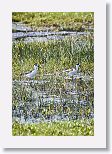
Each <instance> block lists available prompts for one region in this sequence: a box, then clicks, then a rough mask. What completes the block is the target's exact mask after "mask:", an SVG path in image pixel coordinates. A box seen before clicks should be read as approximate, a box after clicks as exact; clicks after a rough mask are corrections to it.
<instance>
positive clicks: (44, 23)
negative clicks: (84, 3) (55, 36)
mask: <svg viewBox="0 0 112 154" xmlns="http://www.w3.org/2000/svg"><path fill="white" fill-rule="evenodd" d="M93 20H94V14H93V13H92V12H29V13H28V12H13V13H12V21H13V22H23V23H25V24H28V25H30V26H31V27H33V28H34V29H36V30H43V28H44V27H47V28H50V29H52V30H55V31H60V30H67V31H85V30H86V29H87V27H88V26H89V25H92V27H93Z"/></svg>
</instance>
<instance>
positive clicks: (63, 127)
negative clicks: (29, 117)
mask: <svg viewBox="0 0 112 154" xmlns="http://www.w3.org/2000/svg"><path fill="white" fill-rule="evenodd" d="M12 135H13V136H94V120H93V119H89V120H88V119H83V120H75V121H61V122H52V123H51V122H50V123H45V122H43V123H39V124H19V123H18V122H14V123H13V125H12Z"/></svg>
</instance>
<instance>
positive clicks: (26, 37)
mask: <svg viewBox="0 0 112 154" xmlns="http://www.w3.org/2000/svg"><path fill="white" fill-rule="evenodd" d="M12 29H13V33H12V40H13V41H18V40H21V39H22V41H24V42H25V43H29V42H45V41H48V40H61V39H65V37H66V38H68V37H70V36H76V35H77V36H78V35H79V36H80V35H83V36H84V35H88V34H89V33H90V32H89V31H88V32H74V31H58V32H54V31H51V29H48V28H44V30H43V31H35V30H33V29H32V28H30V27H27V26H25V25H24V24H22V23H12Z"/></svg>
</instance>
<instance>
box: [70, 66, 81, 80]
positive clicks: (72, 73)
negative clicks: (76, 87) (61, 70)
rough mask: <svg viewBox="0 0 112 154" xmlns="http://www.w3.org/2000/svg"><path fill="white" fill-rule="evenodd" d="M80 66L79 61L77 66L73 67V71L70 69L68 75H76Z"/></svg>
mask: <svg viewBox="0 0 112 154" xmlns="http://www.w3.org/2000/svg"><path fill="white" fill-rule="evenodd" d="M79 66H80V64H79V63H78V64H76V66H75V68H73V70H72V71H70V72H69V73H68V76H72V77H73V76H74V75H76V74H77V72H78V68H79Z"/></svg>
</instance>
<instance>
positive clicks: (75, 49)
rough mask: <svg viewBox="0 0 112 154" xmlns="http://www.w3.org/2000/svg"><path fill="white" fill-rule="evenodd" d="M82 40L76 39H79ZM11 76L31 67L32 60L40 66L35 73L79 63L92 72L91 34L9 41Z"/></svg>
mask: <svg viewBox="0 0 112 154" xmlns="http://www.w3.org/2000/svg"><path fill="white" fill-rule="evenodd" d="M81 41H82V42H83V44H82V43H80V42H81ZM12 56H13V59H12V65H13V79H18V78H19V76H20V74H21V73H23V72H25V71H29V70H30V69H32V67H33V65H34V63H38V64H39V65H40V66H41V67H40V69H39V74H41V75H42V74H43V72H44V73H55V72H56V71H62V70H64V69H69V68H71V67H75V65H76V63H78V62H79V63H80V64H81V67H80V69H81V70H80V71H82V72H86V73H89V74H93V72H94V45H93V37H92V35H90V36H89V37H88V36H80V37H78V36H77V37H76V38H75V37H74V38H72V37H70V38H65V39H64V40H55V41H47V42H32V43H27V44H26V43H24V42H22V41H20V42H19V43H13V46H12Z"/></svg>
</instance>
